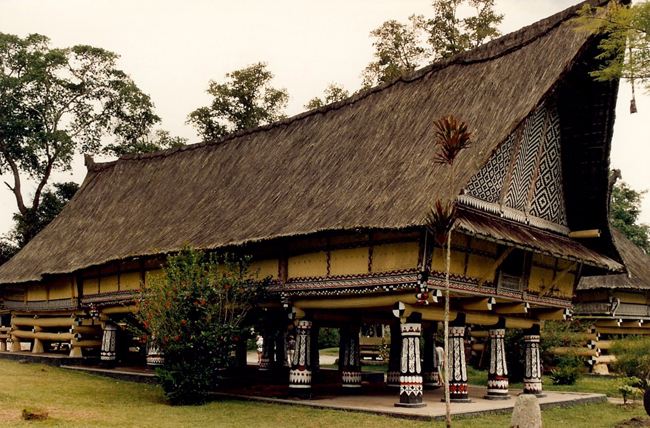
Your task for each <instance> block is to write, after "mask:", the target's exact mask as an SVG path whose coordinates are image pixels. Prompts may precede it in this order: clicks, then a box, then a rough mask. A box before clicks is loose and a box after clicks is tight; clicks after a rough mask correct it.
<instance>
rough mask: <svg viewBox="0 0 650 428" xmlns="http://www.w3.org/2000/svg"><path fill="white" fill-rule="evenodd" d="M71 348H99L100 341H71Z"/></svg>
mask: <svg viewBox="0 0 650 428" xmlns="http://www.w3.org/2000/svg"><path fill="white" fill-rule="evenodd" d="M70 345H72V347H73V348H99V347H100V346H102V341H101V340H76V339H75V340H73V341H72V342H70Z"/></svg>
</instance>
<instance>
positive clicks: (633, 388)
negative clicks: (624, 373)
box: [618, 376, 643, 404]
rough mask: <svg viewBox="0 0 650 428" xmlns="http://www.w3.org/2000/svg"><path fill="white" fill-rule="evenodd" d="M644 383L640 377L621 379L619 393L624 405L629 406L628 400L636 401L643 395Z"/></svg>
mask: <svg viewBox="0 0 650 428" xmlns="http://www.w3.org/2000/svg"><path fill="white" fill-rule="evenodd" d="M642 386H643V381H642V380H641V379H639V378H638V377H634V376H632V377H624V378H621V380H620V383H619V386H618V391H619V392H620V393H621V396H622V397H623V404H627V402H628V400H630V399H635V398H638V397H640V396H642V395H643V389H641V387H642Z"/></svg>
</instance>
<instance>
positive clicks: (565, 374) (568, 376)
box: [551, 355, 583, 385]
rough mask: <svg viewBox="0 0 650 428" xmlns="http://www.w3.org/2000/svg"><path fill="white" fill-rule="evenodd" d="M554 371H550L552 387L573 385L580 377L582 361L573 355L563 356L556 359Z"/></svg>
mask: <svg viewBox="0 0 650 428" xmlns="http://www.w3.org/2000/svg"><path fill="white" fill-rule="evenodd" d="M557 360H558V363H557V365H556V367H555V369H553V370H551V379H552V380H553V384H554V385H574V384H575V383H576V380H578V377H579V376H580V368H581V367H582V365H583V362H582V360H581V359H580V358H579V357H577V356H574V355H565V356H562V357H558V358H557Z"/></svg>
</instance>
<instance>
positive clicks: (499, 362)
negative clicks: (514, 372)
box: [485, 328, 510, 400]
mask: <svg viewBox="0 0 650 428" xmlns="http://www.w3.org/2000/svg"><path fill="white" fill-rule="evenodd" d="M488 336H489V338H490V343H489V345H490V365H489V367H488V381H487V395H486V396H485V398H487V399H488V400H505V399H508V398H510V396H509V395H508V365H507V363H506V349H505V336H506V329H505V328H494V329H490V331H489V332H488Z"/></svg>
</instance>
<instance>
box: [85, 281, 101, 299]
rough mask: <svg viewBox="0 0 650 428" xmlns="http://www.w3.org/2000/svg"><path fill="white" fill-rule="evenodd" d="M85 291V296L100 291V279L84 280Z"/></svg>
mask: <svg viewBox="0 0 650 428" xmlns="http://www.w3.org/2000/svg"><path fill="white" fill-rule="evenodd" d="M83 293H84V296H88V295H90V294H97V293H99V279H98V278H86V279H84V280H83Z"/></svg>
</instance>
